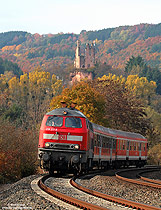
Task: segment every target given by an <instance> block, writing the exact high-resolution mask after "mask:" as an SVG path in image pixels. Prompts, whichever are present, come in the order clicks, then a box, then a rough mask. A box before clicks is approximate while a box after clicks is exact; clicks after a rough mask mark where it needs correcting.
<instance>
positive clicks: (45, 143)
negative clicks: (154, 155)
mask: <svg viewBox="0 0 161 210" xmlns="http://www.w3.org/2000/svg"><path fill="white" fill-rule="evenodd" d="M147 146H148V143H147V139H146V138H145V137H144V136H142V135H141V134H138V133H131V132H125V131H120V130H114V129H110V128H106V127H103V126H100V125H97V124H94V123H91V122H90V121H89V120H88V118H87V117H86V116H85V115H84V114H83V113H82V112H80V111H78V110H71V109H69V108H58V109H54V110H52V111H50V112H48V113H47V114H46V115H45V116H44V118H43V121H42V124H41V128H40V135H39V145H38V159H39V160H40V167H41V168H43V169H45V170H47V171H49V174H53V173H54V171H56V172H58V173H59V172H60V173H62V172H72V173H79V172H83V171H88V170H90V169H92V168H94V167H98V168H101V169H104V168H108V167H111V166H112V167H116V168H119V167H122V166H129V165H135V166H137V167H142V166H144V165H145V164H146V160H147Z"/></svg>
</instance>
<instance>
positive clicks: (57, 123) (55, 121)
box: [46, 116, 63, 127]
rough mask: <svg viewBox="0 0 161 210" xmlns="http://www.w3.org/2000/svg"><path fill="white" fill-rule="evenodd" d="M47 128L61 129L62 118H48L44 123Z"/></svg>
mask: <svg viewBox="0 0 161 210" xmlns="http://www.w3.org/2000/svg"><path fill="white" fill-rule="evenodd" d="M46 125H47V126H54V127H61V126H62V125H63V117H57V116H49V117H48V119H47V122H46Z"/></svg>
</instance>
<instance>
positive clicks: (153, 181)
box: [140, 176, 161, 186]
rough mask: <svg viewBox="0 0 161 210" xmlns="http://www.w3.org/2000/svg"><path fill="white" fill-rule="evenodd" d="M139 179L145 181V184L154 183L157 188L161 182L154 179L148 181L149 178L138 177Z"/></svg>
mask: <svg viewBox="0 0 161 210" xmlns="http://www.w3.org/2000/svg"><path fill="white" fill-rule="evenodd" d="M140 179H142V180H144V181H146V182H152V183H155V184H157V185H158V186H159V185H161V181H159V180H155V179H149V178H146V177H144V176H140Z"/></svg>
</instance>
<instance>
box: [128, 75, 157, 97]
mask: <svg viewBox="0 0 161 210" xmlns="http://www.w3.org/2000/svg"><path fill="white" fill-rule="evenodd" d="M126 86H127V88H129V89H130V90H131V91H132V92H133V93H134V94H135V95H136V96H138V97H141V98H145V99H146V98H147V97H148V96H152V95H153V94H155V89H156V82H154V81H150V82H149V81H148V80H147V78H146V77H141V78H139V76H138V75H129V76H128V78H127V80H126Z"/></svg>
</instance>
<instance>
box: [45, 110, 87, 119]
mask: <svg viewBox="0 0 161 210" xmlns="http://www.w3.org/2000/svg"><path fill="white" fill-rule="evenodd" d="M64 112H66V113H67V114H64ZM46 115H59V116H73V117H84V118H86V116H85V115H84V114H83V113H82V112H80V111H78V110H76V109H74V110H72V109H69V108H58V109H54V110H52V111H50V112H48V113H47V114H46Z"/></svg>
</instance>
